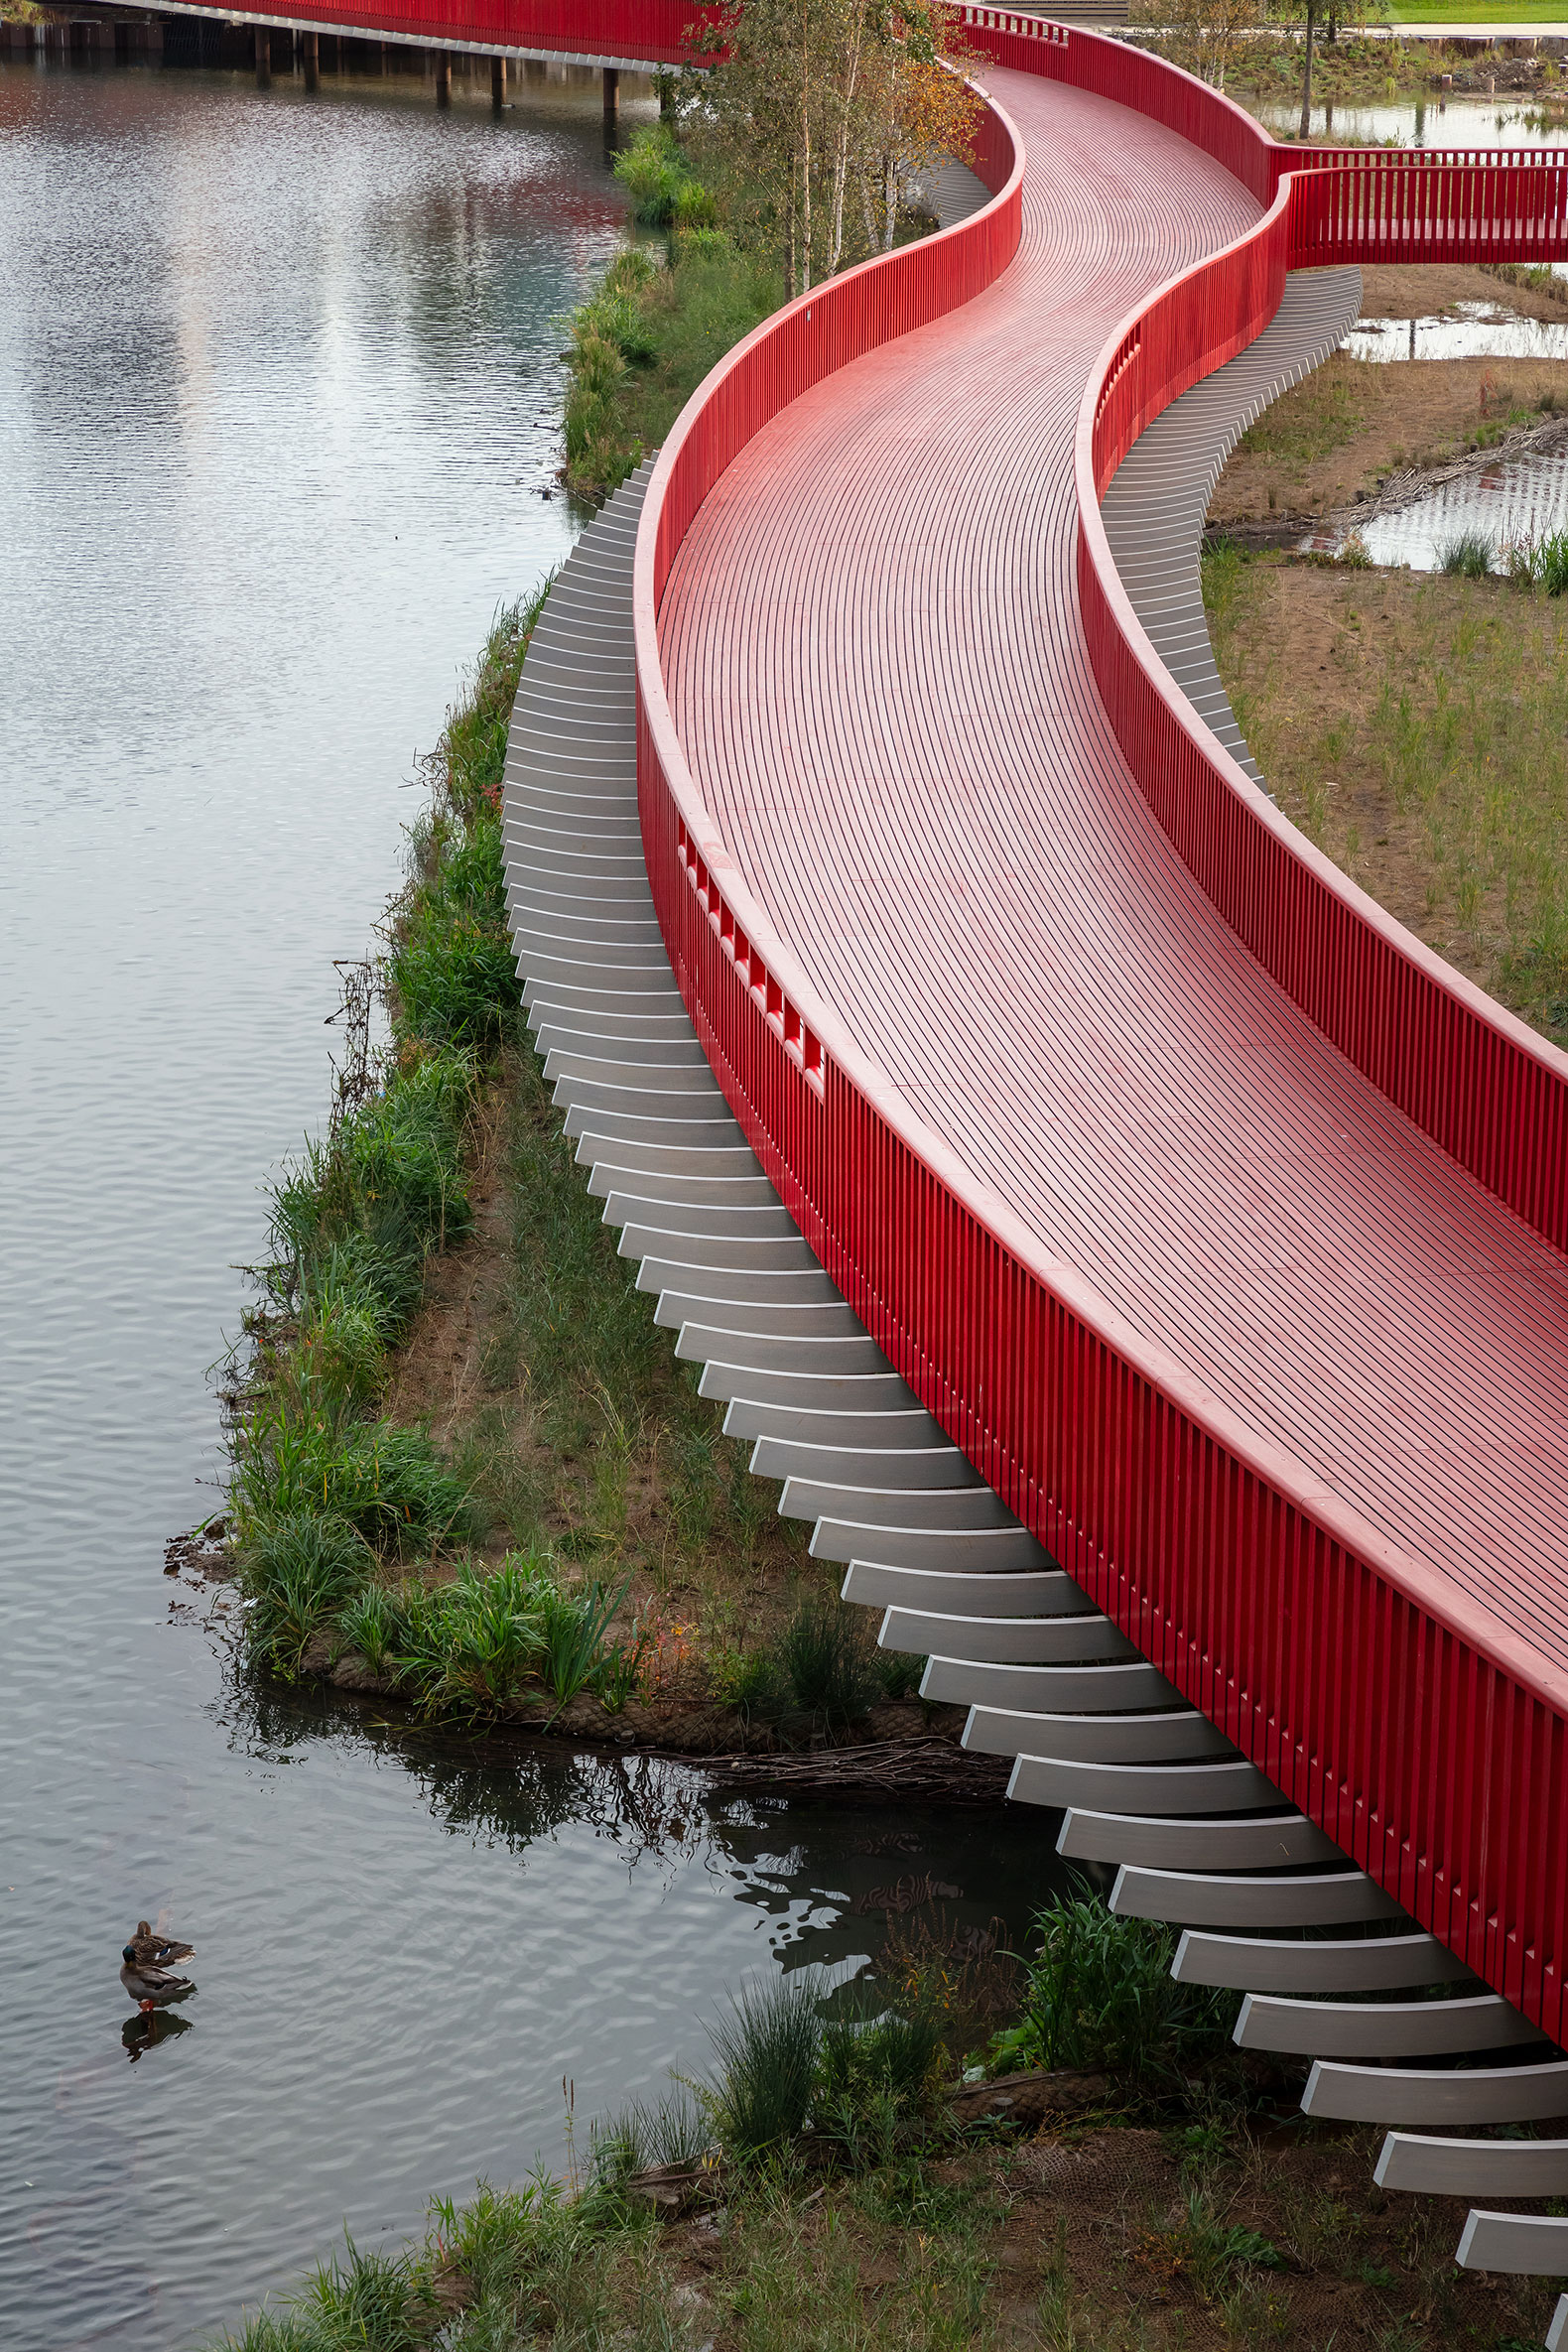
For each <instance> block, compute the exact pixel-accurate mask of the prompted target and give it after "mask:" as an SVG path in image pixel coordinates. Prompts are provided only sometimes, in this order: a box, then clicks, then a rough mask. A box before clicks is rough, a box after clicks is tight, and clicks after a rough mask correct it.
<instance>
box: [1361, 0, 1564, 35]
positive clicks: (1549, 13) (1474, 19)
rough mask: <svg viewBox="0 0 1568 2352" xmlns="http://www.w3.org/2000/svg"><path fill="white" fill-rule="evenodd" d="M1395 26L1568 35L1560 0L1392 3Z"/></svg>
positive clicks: (1415, 0)
mask: <svg viewBox="0 0 1568 2352" xmlns="http://www.w3.org/2000/svg"><path fill="white" fill-rule="evenodd" d="M1388 13H1389V15H1390V16H1391V17H1392V19H1393V21H1394V23H1395V24H1396V25H1541V26H1546V25H1556V26H1558V27H1560V29H1561V30H1562V32H1563V33H1564V34H1568V13H1565V12H1564V10H1563V7H1562V0H1403V5H1401V0H1392V4H1391V6H1390V8H1389V11H1388Z"/></svg>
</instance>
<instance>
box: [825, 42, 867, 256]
mask: <svg viewBox="0 0 1568 2352" xmlns="http://www.w3.org/2000/svg"><path fill="white" fill-rule="evenodd" d="M864 36H865V19H864V17H863V16H861V17H858V18H857V19H856V21H855V30H854V47H853V49H852V50H851V51H850V52H849V70H848V73H847V75H846V78H845V84H844V96H843V101H842V103H841V105H840V108H839V152H838V155H837V156H836V157H835V159H834V166H833V237H832V242H831V245H830V249H829V255H828V270H827V275H828V276H829V277H830V278H831V277H832V276H833V274H834V272H835V271H836V270H837V269H838V267H839V263H840V261H841V259H842V258H843V254H844V198H845V192H846V188H847V185H848V182H849V118H850V115H851V113H852V112H853V108H854V97H855V92H856V90H857V89H858V87H859V82H860V44H861V41H862V40H863V39H864Z"/></svg>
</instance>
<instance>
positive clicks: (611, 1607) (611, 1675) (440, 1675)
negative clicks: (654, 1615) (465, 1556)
mask: <svg viewBox="0 0 1568 2352" xmlns="http://www.w3.org/2000/svg"><path fill="white" fill-rule="evenodd" d="M625 1589H626V1588H625V1586H624V1584H622V1585H621V1586H619V1587H618V1588H616V1589H615V1590H613V1591H606V1590H605V1589H604V1588H603V1587H601V1586H600V1585H599V1584H597V1583H596V1582H595V1583H590V1584H589V1585H588V1587H587V1588H586V1589H578V1588H574V1587H572V1586H570V1585H567V1584H566V1583H564V1582H563V1581H562V1579H561V1578H560V1576H559V1575H558V1572H557V1570H556V1566H555V1563H554V1561H553V1560H552V1559H551V1558H550V1557H549V1555H548V1554H535V1553H519V1554H513V1555H511V1556H509V1557H508V1558H506V1559H504V1560H503V1561H502V1562H501V1564H500V1566H499V1567H498V1568H493V1569H487V1568H485V1567H484V1566H483V1565H482V1563H479V1562H476V1561H473V1560H465V1561H463V1563H462V1564H461V1566H460V1567H459V1568H458V1571H457V1575H456V1576H455V1577H454V1578H453V1579H452V1580H451V1582H450V1583H447V1584H438V1585H428V1584H423V1583H409V1584H404V1585H400V1586H394V1587H390V1588H389V1587H387V1586H385V1585H371V1586H367V1587H365V1588H364V1589H363V1590H361V1591H360V1592H358V1593H356V1594H355V1595H353V1597H352V1598H350V1599H349V1600H348V1602H347V1605H346V1607H344V1608H342V1609H341V1610H340V1611H339V1613H338V1616H337V1619H336V1626H335V1632H336V1635H337V1639H338V1642H339V1644H340V1645H341V1647H342V1648H343V1649H345V1650H354V1651H357V1652H358V1653H359V1655H360V1656H361V1657H363V1658H364V1660H365V1662H366V1664H367V1665H368V1666H369V1667H370V1670H371V1672H372V1673H373V1674H374V1675H375V1676H376V1678H377V1679H378V1681H382V1682H385V1683H386V1684H388V1685H389V1687H390V1688H392V1689H393V1690H395V1691H397V1692H398V1693H399V1694H400V1695H402V1696H403V1697H405V1698H408V1699H410V1700H411V1701H412V1702H413V1703H414V1704H415V1705H416V1706H417V1707H418V1708H419V1709H420V1710H421V1712H423V1713H425V1714H428V1715H435V1716H458V1717H462V1718H464V1719H466V1720H467V1721H469V1722H474V1723H483V1722H489V1721H492V1720H493V1719H494V1718H495V1717H496V1716H498V1715H500V1714H502V1713H503V1712H504V1711H505V1710H506V1709H507V1708H509V1707H511V1706H512V1705H513V1704H514V1703H515V1702H516V1701H518V1700H519V1699H522V1698H526V1697H528V1696H530V1695H532V1696H534V1697H536V1698H537V1699H538V1700H539V1701H540V1703H541V1704H542V1705H545V1704H548V1702H552V1701H553V1702H554V1705H553V1708H552V1709H551V1710H550V1711H551V1713H552V1714H559V1713H560V1711H561V1709H562V1708H563V1707H565V1706H568V1705H570V1703H571V1701H572V1700H573V1699H575V1698H576V1697H578V1695H579V1693H580V1692H582V1691H585V1690H589V1691H592V1692H593V1693H594V1695H595V1696H597V1697H600V1698H602V1699H604V1700H605V1701H606V1703H609V1702H610V1701H611V1700H613V1698H614V1697H615V1695H616V1693H617V1692H625V1691H626V1690H628V1689H629V1687H630V1684H631V1682H632V1680H633V1679H634V1676H635V1666H636V1647H635V1641H633V1642H632V1643H631V1644H626V1643H621V1642H617V1641H614V1640H612V1639H611V1638H610V1635H609V1625H610V1621H611V1619H612V1618H613V1617H614V1615H615V1613H616V1611H617V1610H618V1609H619V1607H620V1606H621V1603H622V1602H623V1601H624V1599H625ZM621 1703H622V1704H624V1698H622V1699H621Z"/></svg>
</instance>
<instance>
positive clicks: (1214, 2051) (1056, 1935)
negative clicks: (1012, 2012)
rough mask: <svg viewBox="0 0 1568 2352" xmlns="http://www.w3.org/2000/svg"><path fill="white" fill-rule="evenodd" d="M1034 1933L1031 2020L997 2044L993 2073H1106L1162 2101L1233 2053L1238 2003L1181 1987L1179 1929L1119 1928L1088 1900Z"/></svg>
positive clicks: (1065, 1905)
mask: <svg viewBox="0 0 1568 2352" xmlns="http://www.w3.org/2000/svg"><path fill="white" fill-rule="evenodd" d="M1035 1930H1036V1933H1037V1936H1038V1939H1039V1940H1038V1943H1037V1945H1036V1947H1035V1949H1034V1951H1033V1953H1032V1954H1031V1956H1030V1958H1029V1961H1028V1975H1027V1978H1026V1981H1025V1985H1024V1991H1023V2017H1022V2020H1021V2022H1020V2023H1019V2024H1018V2025H1015V2026H1011V2027H1009V2028H1008V2029H1007V2031H1006V2032H1004V2033H1002V2034H1000V2035H998V2036H997V2038H996V2040H995V2041H994V2042H993V2044H992V2061H993V2063H995V2064H997V2065H999V2066H1000V2067H1002V2068H1004V2069H1005V2068H1008V2067H1027V2066H1046V2067H1052V2068H1056V2067H1083V2068H1101V2067H1104V2068H1106V2069H1108V2070H1109V2071H1110V2072H1111V2073H1114V2074H1116V2075H1119V2076H1121V2077H1123V2078H1124V2079H1125V2080H1126V2081H1127V2082H1128V2083H1129V2084H1131V2085H1133V2086H1135V2087H1141V2088H1144V2089H1147V2090H1149V2091H1151V2092H1155V2093H1157V2092H1158V2091H1159V2089H1160V2088H1161V2086H1162V2085H1163V2086H1169V2085H1170V2084H1171V2083H1172V2082H1173V2081H1177V2080H1179V2079H1180V2077H1181V2075H1182V2072H1183V2069H1184V2068H1188V2067H1191V2066H1194V2065H1197V2064H1199V2063H1201V2062H1210V2063H1212V2062H1213V2061H1214V2060H1216V2059H1217V2058H1220V2057H1222V2056H1224V2055H1225V2054H1226V2053H1227V2052H1228V2050H1229V2047H1230V2039H1231V2028H1232V2026H1233V2025H1234V2023H1235V2019H1236V2010H1237V1996H1236V1995H1235V1994H1232V1993H1224V1992H1212V1991H1210V1990H1208V1989H1207V1988H1206V1987H1203V1986H1197V1985H1183V1984H1178V1983H1177V1981H1176V1979H1175V1978H1174V1977H1173V1976H1172V1975H1171V1962H1172V1960H1173V1959H1174V1958H1175V1954H1176V1938H1175V1934H1174V1932H1173V1931H1172V1930H1171V1929H1170V1928H1168V1927H1163V1926H1159V1925H1156V1924H1155V1923H1153V1922H1152V1921H1149V1920H1146V1919H1120V1918H1116V1917H1115V1916H1113V1914H1112V1913H1111V1912H1110V1911H1109V1910H1107V1908H1106V1906H1105V1904H1104V1903H1103V1902H1102V1901H1101V1900H1100V1899H1099V1897H1098V1896H1096V1895H1089V1894H1084V1895H1059V1896H1058V1897H1057V1898H1056V1899H1055V1900H1054V1901H1053V1902H1051V1903H1050V1904H1048V1905H1047V1906H1046V1908H1045V1909H1044V1910H1042V1911H1041V1912H1040V1913H1039V1914H1038V1916H1037V1918H1036V1920H1035Z"/></svg>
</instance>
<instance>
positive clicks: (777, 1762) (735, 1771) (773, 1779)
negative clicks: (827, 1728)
mask: <svg viewBox="0 0 1568 2352" xmlns="http://www.w3.org/2000/svg"><path fill="white" fill-rule="evenodd" d="M703 1770H704V1772H705V1773H706V1774H707V1776H708V1778H709V1779H710V1781H711V1782H712V1784H713V1785H714V1787H715V1788H717V1789H730V1788H733V1789H756V1790H757V1791H759V1792H762V1791H766V1792H768V1793H770V1794H773V1795H777V1796H802V1795H807V1794H809V1793H810V1792H811V1791H812V1790H813V1789H819V1788H820V1789H825V1790H826V1789H831V1790H834V1791H836V1792H847V1791H850V1790H852V1791H853V1793H854V1794H855V1795H857V1796H891V1797H900V1798H908V1797H914V1798H926V1799H932V1800H934V1801H936V1802H937V1803H940V1804H976V1805H993V1804H994V1803H995V1802H996V1800H997V1798H998V1797H1000V1796H1002V1795H1003V1794H1004V1793H1005V1791H1006V1786H1007V1773H1008V1770H1009V1765H1008V1763H1007V1760H1006V1758H1005V1757H993V1756H972V1755H970V1754H969V1753H968V1752H967V1751H966V1750H965V1749H962V1748H956V1747H954V1745H953V1743H952V1742H951V1741H950V1740H938V1739H927V1740H877V1741H871V1742H869V1743H867V1744H866V1745H865V1746H864V1747H859V1748H813V1749H810V1750H802V1751H797V1752H795V1753H786V1754H784V1755H778V1754H774V1755H772V1756H710V1757H705V1758H704V1759H703Z"/></svg>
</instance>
